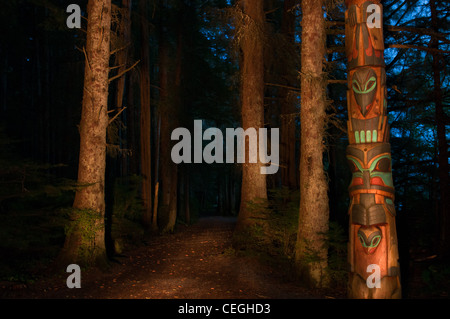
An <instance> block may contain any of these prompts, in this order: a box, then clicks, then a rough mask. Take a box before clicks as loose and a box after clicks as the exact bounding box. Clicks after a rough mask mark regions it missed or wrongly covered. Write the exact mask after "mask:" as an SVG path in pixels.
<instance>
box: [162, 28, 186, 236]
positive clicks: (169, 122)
mask: <svg viewBox="0 0 450 319" xmlns="http://www.w3.org/2000/svg"><path fill="white" fill-rule="evenodd" d="M162 27H163V28H166V29H167V28H168V27H167V26H165V25H164V22H163V23H162ZM179 32H181V29H180V28H179V29H178V34H177V51H176V54H175V59H174V58H173V54H171V53H172V52H173V51H172V50H173V48H172V47H171V45H170V41H169V39H168V37H169V34H168V32H164V31H163V30H162V31H161V35H160V48H159V50H160V51H159V56H160V57H159V59H160V62H159V63H160V88H161V93H160V106H159V107H160V114H161V149H160V150H161V161H160V163H161V181H160V186H159V187H160V192H161V208H160V210H159V213H158V222H159V228H160V231H162V232H172V231H173V230H174V227H175V223H176V217H177V201H178V200H177V195H178V192H177V189H178V187H177V177H178V173H177V170H178V166H177V165H175V163H174V162H173V161H172V158H171V147H170V145H172V140H171V134H172V131H173V129H175V127H176V125H177V107H178V106H179V104H180V98H179V94H180V90H179V86H180V74H181V54H182V48H181V36H180V35H179ZM166 37H167V38H166ZM173 65H175V67H173Z"/></svg>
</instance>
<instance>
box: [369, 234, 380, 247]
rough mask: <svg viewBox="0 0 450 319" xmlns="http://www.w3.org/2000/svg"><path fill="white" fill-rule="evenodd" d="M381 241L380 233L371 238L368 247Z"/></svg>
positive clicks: (374, 245)
mask: <svg viewBox="0 0 450 319" xmlns="http://www.w3.org/2000/svg"><path fill="white" fill-rule="evenodd" d="M380 241H381V235H377V236H375V237H374V238H372V242H371V243H370V247H377V246H378V244H379V243H380Z"/></svg>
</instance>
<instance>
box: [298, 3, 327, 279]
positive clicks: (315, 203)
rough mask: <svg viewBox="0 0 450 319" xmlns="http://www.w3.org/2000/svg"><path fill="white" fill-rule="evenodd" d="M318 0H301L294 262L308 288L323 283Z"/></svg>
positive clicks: (322, 101) (322, 80)
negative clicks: (297, 211)
mask: <svg viewBox="0 0 450 319" xmlns="http://www.w3.org/2000/svg"><path fill="white" fill-rule="evenodd" d="M323 5H324V3H323V1H322V0H319V1H318V0H303V1H302V14H303V18H302V57H301V64H302V71H301V73H302V76H301V112H300V119H301V157H300V214H299V226H298V236H297V245H296V256H295V257H296V265H297V269H298V271H299V274H300V276H301V277H303V279H304V280H306V282H307V283H308V284H309V285H311V286H313V287H321V286H325V285H326V274H325V269H326V267H327V249H326V247H325V245H324V244H325V237H324V236H325V235H324V234H325V233H326V232H327V231H328V219H329V210H328V195H327V180H326V178H325V173H324V167H323V152H324V140H323V137H324V130H325V121H326V116H325V83H326V82H325V80H326V79H325V73H324V72H323V59H324V56H325V37H326V34H325V22H324V12H323V8H322V6H323Z"/></svg>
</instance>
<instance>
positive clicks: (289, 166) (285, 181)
mask: <svg viewBox="0 0 450 319" xmlns="http://www.w3.org/2000/svg"><path fill="white" fill-rule="evenodd" d="M296 3H297V0H286V1H284V8H283V18H282V22H281V33H282V34H283V35H284V36H285V37H286V39H288V40H289V41H290V42H291V43H292V44H294V43H295V14H294V13H293V12H292V11H289V10H291V9H292V8H293V7H294V5H295V4H296ZM284 65H285V67H284V68H285V69H284V72H283V75H284V76H285V77H286V78H287V80H286V85H287V86H293V85H292V83H291V82H290V81H289V79H290V78H291V76H289V74H290V73H291V72H292V71H291V70H288V69H287V68H286V67H288V66H290V64H288V63H286V64H284ZM280 93H281V99H282V100H281V114H282V115H281V128H280V131H281V144H280V147H281V152H280V162H281V163H282V167H281V172H282V174H281V183H282V185H283V186H287V187H289V188H290V189H297V188H298V183H299V174H298V173H299V172H298V168H299V167H298V161H297V157H296V144H297V141H296V109H295V100H294V99H293V98H292V97H291V90H289V89H288V88H284V87H283V88H281V89H280Z"/></svg>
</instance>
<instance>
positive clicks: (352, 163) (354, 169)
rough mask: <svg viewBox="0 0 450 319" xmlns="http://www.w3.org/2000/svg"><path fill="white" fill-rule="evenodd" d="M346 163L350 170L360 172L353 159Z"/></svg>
mask: <svg viewBox="0 0 450 319" xmlns="http://www.w3.org/2000/svg"><path fill="white" fill-rule="evenodd" d="M348 164H349V165H350V172H352V173H357V172H360V170H359V168H358V166H356V164H355V163H354V162H353V161H348Z"/></svg>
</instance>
